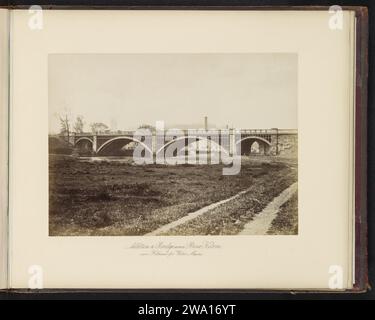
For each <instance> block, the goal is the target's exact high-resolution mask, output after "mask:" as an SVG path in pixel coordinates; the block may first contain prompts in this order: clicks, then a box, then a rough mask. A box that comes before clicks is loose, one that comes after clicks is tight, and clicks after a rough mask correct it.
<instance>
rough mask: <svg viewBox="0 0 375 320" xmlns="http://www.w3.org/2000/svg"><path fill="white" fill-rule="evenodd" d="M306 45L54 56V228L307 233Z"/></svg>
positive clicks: (75, 231)
mask: <svg viewBox="0 0 375 320" xmlns="http://www.w3.org/2000/svg"><path fill="white" fill-rule="evenodd" d="M297 75H298V55H297V54H296V53H168V54H162V53H147V54H146V53H132V54H128V53H127V54H89V53H88V54H49V56H48V106H49V115H48V117H49V132H48V145H49V236H210V235H213V236H214V235H224V236H225V235H226V236H234V235H238V236H241V235H264V236H267V235H298V185H297V177H298V124H297V103H298V90H297Z"/></svg>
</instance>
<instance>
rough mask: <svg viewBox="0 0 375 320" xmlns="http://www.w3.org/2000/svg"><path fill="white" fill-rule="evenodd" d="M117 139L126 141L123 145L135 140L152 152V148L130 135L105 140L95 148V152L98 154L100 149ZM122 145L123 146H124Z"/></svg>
mask: <svg viewBox="0 0 375 320" xmlns="http://www.w3.org/2000/svg"><path fill="white" fill-rule="evenodd" d="M119 140H124V141H128V142H127V143H126V144H125V145H127V144H128V143H130V142H136V143H139V144H141V145H142V146H143V147H144V148H145V149H146V150H147V151H148V152H150V154H152V150H151V149H150V148H149V147H148V146H147V145H146V144H145V143H143V142H142V141H140V140H138V139H136V138H134V137H131V136H122V137H115V138H112V139H110V140H108V141H106V142H104V143H103V144H102V145H101V146H100V147H99V148H98V149H97V150H96V153H97V154H98V155H99V154H100V152H101V151H103V150H104V149H105V148H106V147H108V146H109V145H110V144H112V143H113V142H114V141H119ZM125 145H124V146H125Z"/></svg>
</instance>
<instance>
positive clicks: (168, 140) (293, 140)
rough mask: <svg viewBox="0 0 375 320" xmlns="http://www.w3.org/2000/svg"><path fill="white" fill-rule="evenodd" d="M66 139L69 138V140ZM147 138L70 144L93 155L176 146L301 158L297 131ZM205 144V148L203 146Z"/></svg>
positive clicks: (130, 134)
mask: <svg viewBox="0 0 375 320" xmlns="http://www.w3.org/2000/svg"><path fill="white" fill-rule="evenodd" d="M65 138H66V137H65ZM148 139H149V140H148V141H146V140H147V138H145V137H143V138H142V137H138V136H137V134H136V132H135V131H116V132H98V133H72V134H71V135H70V137H69V142H70V144H71V145H73V146H74V147H75V148H77V149H79V150H86V151H87V152H89V153H90V154H92V155H97V156H101V155H103V156H105V155H118V152H119V151H121V150H122V152H123V153H122V154H124V153H125V154H126V151H128V154H129V155H131V154H132V151H133V150H134V147H135V146H136V145H138V144H142V145H143V146H144V148H145V150H147V151H148V152H150V153H152V154H154V155H155V154H158V153H160V152H165V150H166V149H167V147H168V146H170V145H171V144H172V143H173V142H176V143H178V142H179V145H180V146H182V147H184V148H188V147H189V146H191V145H192V144H194V143H195V145H196V146H198V147H197V149H200V150H199V152H201V151H202V150H201V149H202V145H205V147H204V149H205V150H206V151H211V150H213V149H215V150H217V151H219V150H220V151H221V152H225V153H228V154H230V155H232V154H233V153H234V152H235V151H236V149H235V148H236V147H238V146H241V154H242V155H249V154H261V155H288V156H296V155H297V144H298V140H297V130H295V129H277V128H275V129H240V130H235V129H225V130H223V129H221V130H217V129H215V130H214V129H208V130H177V129H176V130H175V131H174V130H165V131H159V130H158V131H153V132H150V135H149V137H148ZM202 142H203V144H202Z"/></svg>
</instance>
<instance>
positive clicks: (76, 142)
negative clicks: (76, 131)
mask: <svg viewBox="0 0 375 320" xmlns="http://www.w3.org/2000/svg"><path fill="white" fill-rule="evenodd" d="M81 141H89V142H91V145H93V144H94V141H93V140H92V139H90V138H88V137H82V138H79V139H77V140H76V141H75V143H74V145H77V144H78V143H79V142H81Z"/></svg>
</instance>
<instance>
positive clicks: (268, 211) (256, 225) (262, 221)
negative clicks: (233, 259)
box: [239, 182, 297, 235]
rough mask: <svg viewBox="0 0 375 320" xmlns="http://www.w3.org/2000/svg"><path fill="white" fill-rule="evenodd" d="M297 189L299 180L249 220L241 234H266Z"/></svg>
mask: <svg viewBox="0 0 375 320" xmlns="http://www.w3.org/2000/svg"><path fill="white" fill-rule="evenodd" d="M296 191H297V182H295V183H293V184H292V185H291V186H290V187H288V188H287V189H285V190H284V191H283V192H281V193H280V194H279V195H278V196H277V197H275V198H274V199H273V200H272V201H271V202H270V203H269V204H268V205H267V206H266V207H265V208H264V209H263V210H262V211H261V212H260V213H259V214H257V215H256V216H255V217H254V219H253V220H252V221H250V222H248V223H247V224H246V225H245V227H244V229H243V230H242V231H241V232H240V233H239V234H240V235H265V234H266V233H267V231H268V229H269V228H270V226H271V223H272V221H273V219H275V218H276V216H277V213H278V212H279V209H280V207H281V206H282V205H283V204H284V203H285V202H286V201H288V200H289V199H290V198H291V197H292V195H293V194H294V193H295V192H296Z"/></svg>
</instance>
